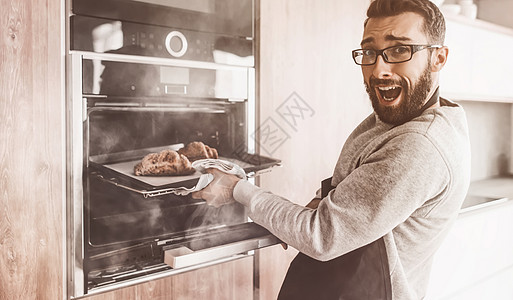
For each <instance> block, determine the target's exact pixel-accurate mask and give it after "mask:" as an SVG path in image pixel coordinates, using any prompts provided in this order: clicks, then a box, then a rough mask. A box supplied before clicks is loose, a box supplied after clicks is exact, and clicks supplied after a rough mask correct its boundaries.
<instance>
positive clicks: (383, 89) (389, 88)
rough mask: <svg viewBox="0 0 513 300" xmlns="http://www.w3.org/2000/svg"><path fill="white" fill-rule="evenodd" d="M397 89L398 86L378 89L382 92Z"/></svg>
mask: <svg viewBox="0 0 513 300" xmlns="http://www.w3.org/2000/svg"><path fill="white" fill-rule="evenodd" d="M396 88H397V87H396V86H379V87H378V89H380V90H382V91H389V90H391V89H396Z"/></svg>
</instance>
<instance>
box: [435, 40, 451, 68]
mask: <svg viewBox="0 0 513 300" xmlns="http://www.w3.org/2000/svg"><path fill="white" fill-rule="evenodd" d="M448 55H449V48H447V46H442V47H441V48H438V49H435V51H433V53H432V56H431V72H439V71H440V70H441V69H442V68H443V67H444V65H445V63H446V62H447V56H448Z"/></svg>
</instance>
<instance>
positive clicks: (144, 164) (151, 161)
mask: <svg viewBox="0 0 513 300" xmlns="http://www.w3.org/2000/svg"><path fill="white" fill-rule="evenodd" d="M194 171H195V170H194V168H193V167H192V165H191V162H190V161H189V160H188V159H187V157H186V156H185V155H182V154H178V152H176V151H174V150H163V151H160V152H159V153H150V154H148V155H146V156H145V157H143V159H142V161H141V162H140V163H138V164H137V165H135V167H134V173H135V175H150V176H169V175H189V174H192V173H194Z"/></svg>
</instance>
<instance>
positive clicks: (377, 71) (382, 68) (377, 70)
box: [372, 55, 392, 79]
mask: <svg viewBox="0 0 513 300" xmlns="http://www.w3.org/2000/svg"><path fill="white" fill-rule="evenodd" d="M372 67H373V69H372V75H374V77H376V78H378V79H382V78H389V77H392V66H391V65H390V64H389V63H387V62H385V59H384V58H383V56H381V55H378V57H377V58H376V63H375V64H374V65H372Z"/></svg>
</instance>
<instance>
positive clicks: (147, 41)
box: [70, 15, 254, 67]
mask: <svg viewBox="0 0 513 300" xmlns="http://www.w3.org/2000/svg"><path fill="white" fill-rule="evenodd" d="M71 29H72V30H71V45H70V48H71V50H80V51H93V52H98V53H120V54H130V55H143V56H151V57H164V58H173V59H185V60H193V61H205V62H214V63H223V64H232V65H241V66H249V67H252V66H253V65H254V60H253V41H252V40H250V39H246V38H243V37H234V36H227V35H221V34H215V33H210V32H200V31H192V30H185V29H181V28H170V27H162V26H155V25H147V24H138V23H131V22H126V21H117V20H109V19H101V18H96V17H86V16H77V15H76V16H73V17H72V18H71Z"/></svg>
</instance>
